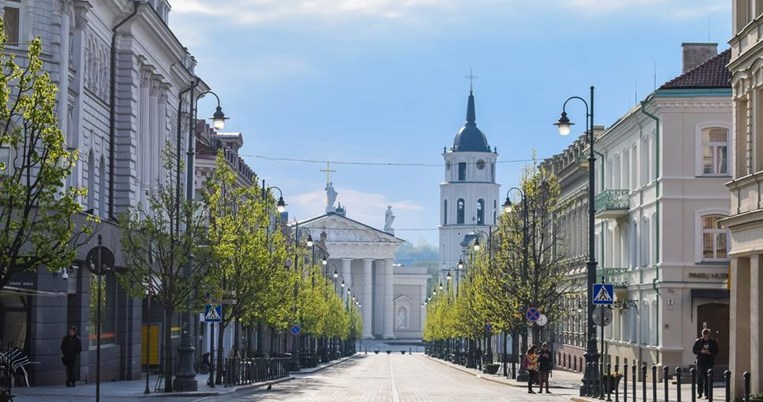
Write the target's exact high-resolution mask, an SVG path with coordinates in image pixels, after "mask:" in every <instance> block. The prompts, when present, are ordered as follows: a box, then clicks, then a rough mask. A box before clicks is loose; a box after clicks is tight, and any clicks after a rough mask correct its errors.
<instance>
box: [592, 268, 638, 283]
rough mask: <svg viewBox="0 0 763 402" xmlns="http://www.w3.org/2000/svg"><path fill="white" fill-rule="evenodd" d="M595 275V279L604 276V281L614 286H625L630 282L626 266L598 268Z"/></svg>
mask: <svg viewBox="0 0 763 402" xmlns="http://www.w3.org/2000/svg"><path fill="white" fill-rule="evenodd" d="M596 276H597V278H596V279H597V280H599V279H600V278H601V277H604V283H611V284H613V285H615V287H627V286H628V283H629V282H630V274H629V273H628V268H599V269H598V270H596Z"/></svg>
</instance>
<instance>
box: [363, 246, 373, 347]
mask: <svg viewBox="0 0 763 402" xmlns="http://www.w3.org/2000/svg"><path fill="white" fill-rule="evenodd" d="M373 263H374V260H372V259H368V258H366V259H364V260H363V299H362V300H363V301H362V302H361V303H363V307H361V311H363V338H366V339H368V338H373V337H374V336H373V333H372V332H371V329H372V327H373V325H374V321H373V314H371V312H373V311H374V310H373V309H374V303H373V294H372V291H371V282H373V275H372V274H371V272H372V269H371V268H372V266H373Z"/></svg>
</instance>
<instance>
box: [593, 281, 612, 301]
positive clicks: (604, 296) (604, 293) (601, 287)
mask: <svg viewBox="0 0 763 402" xmlns="http://www.w3.org/2000/svg"><path fill="white" fill-rule="evenodd" d="M614 294H615V286H614V285H613V284H611V283H594V284H593V304H595V305H600V306H608V305H610V304H612V303H614V302H615V298H614Z"/></svg>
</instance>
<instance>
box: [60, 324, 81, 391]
mask: <svg viewBox="0 0 763 402" xmlns="http://www.w3.org/2000/svg"><path fill="white" fill-rule="evenodd" d="M80 352H82V342H81V341H80V339H79V336H77V327H75V326H74V325H72V326H71V327H69V331H68V333H67V335H66V336H64V339H63V340H61V361H62V362H63V363H64V366H66V386H67V387H73V386H75V385H76V384H75V383H76V381H77V380H76V378H75V377H74V364H75V363H76V362H77V356H79V354H80Z"/></svg>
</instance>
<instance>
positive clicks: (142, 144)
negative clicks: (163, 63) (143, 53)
mask: <svg viewBox="0 0 763 402" xmlns="http://www.w3.org/2000/svg"><path fill="white" fill-rule="evenodd" d="M151 75H152V73H151V70H150V69H149V68H147V67H143V68H141V70H140V126H139V128H138V130H139V131H138V135H137V137H138V147H137V149H136V151H137V155H136V161H137V163H136V171H137V173H138V174H137V178H138V181H139V183H138V188H140V194H139V195H138V197H139V198H138V200H140V201H141V202H143V203H144V204H145V203H146V190H147V189H148V184H149V183H150V182H151V178H150V177H149V174H150V168H149V159H151V158H150V157H149V155H150V149H151V147H150V144H149V140H150V132H151V124H150V121H149V120H150V116H151V105H150V103H149V97H150V94H149V92H150V89H149V87H150V86H151Z"/></svg>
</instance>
